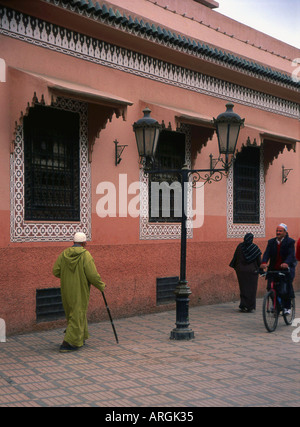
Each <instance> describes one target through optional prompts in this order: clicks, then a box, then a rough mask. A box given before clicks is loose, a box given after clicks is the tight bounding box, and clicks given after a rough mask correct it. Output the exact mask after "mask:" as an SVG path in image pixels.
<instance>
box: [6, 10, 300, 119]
mask: <svg viewBox="0 0 300 427" xmlns="http://www.w3.org/2000/svg"><path fill="white" fill-rule="evenodd" d="M0 33H2V34H4V35H6V36H9V37H13V38H16V39H19V40H22V41H24V42H28V43H31V44H34V45H36V46H41V47H43V48H46V49H51V50H54V51H57V52H60V53H64V54H66V55H71V56H74V57H76V58H80V59H82V60H85V61H89V62H93V63H96V64H99V65H102V66H106V67H111V68H114V69H117V70H120V71H124V72H126V73H130V74H134V75H137V76H140V77H144V78H148V79H151V80H155V81H158V82H161V83H165V84H169V85H173V86H177V87H181V88H183V89H186V90H191V91H194V92H197V93H203V94H206V95H210V96H214V97H217V98H221V99H224V100H227V101H232V102H235V103H240V104H243V105H248V106H250V107H255V108H259V109H262V110H265V111H270V112H273V113H276V114H281V115H284V116H287V117H291V118H297V119H298V118H299V104H297V103H294V102H291V101H287V100H284V99H280V98H277V97H275V96H272V95H269V94H265V93H262V92H258V91H255V90H253V89H249V88H246V87H243V86H240V85H236V84H233V83H229V82H226V81H223V80H220V79H217V78H215V77H211V76H208V75H205V74H202V73H199V72H196V71H193V70H189V69H187V68H184V67H180V66H177V65H173V64H171V63H167V62H165V61H161V60H158V59H156V58H152V57H150V56H147V55H143V54H141V53H137V52H134V51H131V50H128V49H124V48H121V47H119V46H115V45H112V44H110V43H106V42H103V41H101V40H98V39H95V38H93V37H89V36H86V35H83V34H79V33H77V32H73V31H70V30H68V29H65V28H63V27H60V26H58V25H54V24H51V23H49V22H46V21H43V20H40V19H37V18H35V17H31V16H28V15H25V14H22V13H20V12H16V11H14V10H11V9H7V8H2V7H0Z"/></svg>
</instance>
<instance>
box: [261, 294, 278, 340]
mask: <svg viewBox="0 0 300 427" xmlns="http://www.w3.org/2000/svg"><path fill="white" fill-rule="evenodd" d="M278 314H279V313H278V304H277V301H276V297H275V293H274V291H272V290H271V291H268V292H267V293H266V295H265V296H264V300H263V319H264V324H265V327H266V329H267V331H268V332H274V331H275V329H276V328H277V324H278Z"/></svg>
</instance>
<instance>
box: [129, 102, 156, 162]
mask: <svg viewBox="0 0 300 427" xmlns="http://www.w3.org/2000/svg"><path fill="white" fill-rule="evenodd" d="M143 113H144V117H143V118H142V119H140V120H138V121H137V122H135V123H134V124H133V131H134V133H135V138H136V143H137V147H138V152H139V155H140V157H141V158H142V159H145V160H146V168H149V167H150V165H151V164H152V162H153V160H154V157H155V152H156V148H157V142H158V137H159V133H160V130H161V125H160V124H159V123H158V121H157V120H155V119H152V117H150V113H151V110H150V109H149V108H145V109H144V110H143Z"/></svg>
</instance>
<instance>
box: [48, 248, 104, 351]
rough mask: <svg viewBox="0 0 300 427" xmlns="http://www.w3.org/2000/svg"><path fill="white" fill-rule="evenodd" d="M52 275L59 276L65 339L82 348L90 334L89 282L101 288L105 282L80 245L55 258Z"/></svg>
mask: <svg viewBox="0 0 300 427" xmlns="http://www.w3.org/2000/svg"><path fill="white" fill-rule="evenodd" d="M53 274H54V276H56V277H59V278H60V284H61V297H62V302H63V306H64V310H65V314H66V318H67V329H66V335H65V339H64V340H65V341H66V342H67V343H69V344H70V345H72V346H76V347H82V346H83V342H84V340H86V339H87V338H88V337H89V334H88V327H87V309H88V303H89V297H90V285H91V284H92V285H94V286H95V287H96V288H97V289H99V290H100V291H103V290H104V288H105V284H104V283H103V282H102V280H101V278H100V275H99V274H98V272H97V269H96V266H95V262H94V259H93V257H92V255H91V254H90V253H89V251H87V250H86V249H84V248H83V247H82V246H72V247H71V248H68V249H66V250H64V251H63V252H62V253H61V254H60V255H59V257H58V258H57V260H56V262H55V264H54V267H53Z"/></svg>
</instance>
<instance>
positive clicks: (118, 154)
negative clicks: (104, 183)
mask: <svg viewBox="0 0 300 427" xmlns="http://www.w3.org/2000/svg"><path fill="white" fill-rule="evenodd" d="M114 144H115V165H116V166H118V164H119V163H120V162H121V160H122V157H121V154H122V153H123V151H124V148H125V147H128V145H118V144H119V142H118V140H117V139H115V140H114Z"/></svg>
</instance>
